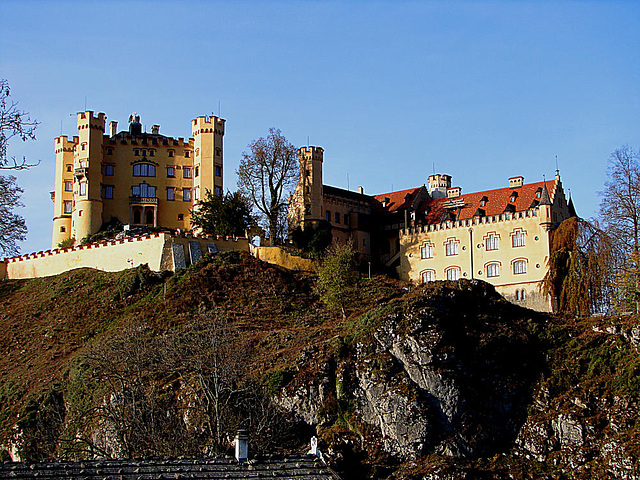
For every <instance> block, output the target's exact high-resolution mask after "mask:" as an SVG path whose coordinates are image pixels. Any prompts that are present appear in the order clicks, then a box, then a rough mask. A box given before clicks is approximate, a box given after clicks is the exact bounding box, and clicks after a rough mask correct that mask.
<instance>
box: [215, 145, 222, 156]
mask: <svg viewBox="0 0 640 480" xmlns="http://www.w3.org/2000/svg"><path fill="white" fill-rule="evenodd" d="M221 154H222V150H221V149H220V147H216V157H219V156H220V155H221Z"/></svg>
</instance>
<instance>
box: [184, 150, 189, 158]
mask: <svg viewBox="0 0 640 480" xmlns="http://www.w3.org/2000/svg"><path fill="white" fill-rule="evenodd" d="M189 155H190V153H189V151H188V150H187V151H186V152H184V157H185V158H189Z"/></svg>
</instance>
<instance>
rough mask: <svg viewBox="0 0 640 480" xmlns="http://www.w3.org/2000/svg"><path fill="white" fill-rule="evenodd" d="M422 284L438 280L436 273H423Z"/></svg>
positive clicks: (426, 271) (430, 271) (429, 271)
mask: <svg viewBox="0 0 640 480" xmlns="http://www.w3.org/2000/svg"><path fill="white" fill-rule="evenodd" d="M421 276H422V283H427V282H434V281H435V280H436V272H435V271H433V270H425V271H424V272H422V275H421Z"/></svg>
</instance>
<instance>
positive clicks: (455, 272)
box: [446, 267, 460, 280]
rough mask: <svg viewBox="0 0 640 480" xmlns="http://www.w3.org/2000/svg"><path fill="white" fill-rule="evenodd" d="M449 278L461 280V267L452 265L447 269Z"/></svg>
mask: <svg viewBox="0 0 640 480" xmlns="http://www.w3.org/2000/svg"><path fill="white" fill-rule="evenodd" d="M446 273H447V280H459V279H460V269H459V268H458V267H451V268H449V269H447V271H446Z"/></svg>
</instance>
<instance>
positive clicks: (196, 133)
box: [191, 116, 225, 201]
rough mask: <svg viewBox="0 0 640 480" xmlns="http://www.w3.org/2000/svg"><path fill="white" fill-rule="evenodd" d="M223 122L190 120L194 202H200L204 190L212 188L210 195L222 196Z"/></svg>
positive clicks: (216, 120) (212, 119)
mask: <svg viewBox="0 0 640 480" xmlns="http://www.w3.org/2000/svg"><path fill="white" fill-rule="evenodd" d="M224 127H225V120H223V119H222V118H219V117H216V116H211V117H198V118H196V119H194V120H191V134H192V135H193V138H194V143H193V156H194V158H193V169H194V172H193V191H194V201H197V200H201V199H202V198H203V197H204V195H205V190H206V189H210V188H211V186H213V191H212V192H211V193H213V194H215V195H222V193H223V191H222V188H223V181H222V180H223V168H222V166H223V148H222V140H223V137H224Z"/></svg>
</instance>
